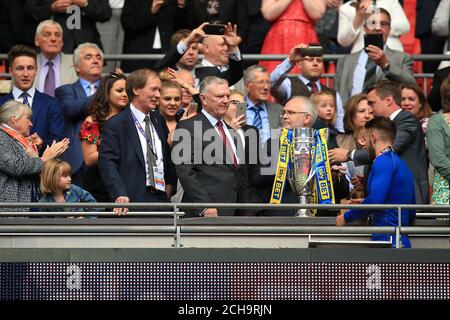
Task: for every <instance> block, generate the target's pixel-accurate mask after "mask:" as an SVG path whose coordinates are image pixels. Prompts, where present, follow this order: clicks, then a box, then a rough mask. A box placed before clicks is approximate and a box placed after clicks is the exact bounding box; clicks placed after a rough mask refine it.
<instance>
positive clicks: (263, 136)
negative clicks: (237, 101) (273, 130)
mask: <svg viewBox="0 0 450 320" xmlns="http://www.w3.org/2000/svg"><path fill="white" fill-rule="evenodd" d="M245 101H246V102H247V112H246V113H245V116H246V119H247V124H248V125H251V126H252V125H253V121H254V120H255V116H256V113H255V111H254V110H253V109H250V108H252V107H255V104H254V103H253V102H252V101H251V100H250V99H249V98H248V96H247V97H246V98H245ZM259 106H260V107H262V110H261V111H260V112H259V116H260V117H261V121H262V130H261V132H260V133H259V136H260V143H261V144H264V143H266V141H267V140H269V139H270V123H269V111H268V110H267V104H266V103H265V102H264V103H263V104H262V105H259Z"/></svg>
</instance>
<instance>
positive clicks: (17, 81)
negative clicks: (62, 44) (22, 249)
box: [0, 45, 65, 153]
mask: <svg viewBox="0 0 450 320" xmlns="http://www.w3.org/2000/svg"><path fill="white" fill-rule="evenodd" d="M8 59H9V62H10V67H9V72H10V73H11V77H12V81H13V89H12V91H11V93H9V94H7V95H5V96H2V97H0V105H2V104H3V103H5V102H6V101H8V100H12V99H14V100H17V101H19V102H22V103H24V104H27V105H28V106H30V107H31V110H32V111H33V115H32V118H31V122H32V123H33V127H32V128H31V131H30V133H31V134H32V135H31V138H32V139H33V140H34V142H37V144H38V146H40V147H41V149H40V151H41V153H42V152H43V151H44V149H45V147H46V146H47V145H51V144H52V143H53V141H55V140H56V141H60V140H62V139H63V138H64V137H65V132H64V121H63V117H62V113H61V108H60V105H59V103H58V101H57V100H56V99H55V98H53V97H50V96H49V95H46V94H44V93H41V92H39V91H38V90H36V89H35V88H34V87H33V82H34V78H35V76H36V71H37V66H36V52H35V51H34V49H32V48H30V47H28V46H24V45H17V46H15V47H13V48H11V50H10V51H9V53H8ZM41 139H42V140H41Z"/></svg>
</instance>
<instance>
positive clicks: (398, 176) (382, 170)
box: [336, 117, 416, 248]
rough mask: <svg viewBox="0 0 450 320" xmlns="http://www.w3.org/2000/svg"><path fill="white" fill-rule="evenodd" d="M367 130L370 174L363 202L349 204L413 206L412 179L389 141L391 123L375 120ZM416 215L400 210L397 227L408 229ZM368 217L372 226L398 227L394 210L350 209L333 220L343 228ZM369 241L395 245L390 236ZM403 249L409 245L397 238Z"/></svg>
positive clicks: (392, 133)
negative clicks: (370, 151)
mask: <svg viewBox="0 0 450 320" xmlns="http://www.w3.org/2000/svg"><path fill="white" fill-rule="evenodd" d="M366 128H367V130H369V131H370V147H369V149H370V150H372V155H371V160H372V161H373V166H372V171H371V174H370V177H369V182H368V195H367V197H366V198H365V199H352V200H350V203H351V204H353V203H355V204H415V203H416V199H415V195H414V179H413V176H412V174H411V171H410V170H409V169H408V166H407V165H406V163H405V162H403V160H402V159H401V158H400V157H399V156H398V155H397V153H395V152H394V151H393V150H394V147H393V142H394V137H395V132H396V130H395V124H394V122H393V121H391V120H389V119H386V118H382V117H377V118H374V119H372V120H370V121H369V122H368V123H367V124H366ZM415 215H416V212H415V210H411V209H404V210H402V215H401V226H403V227H406V226H409V225H410V224H411V223H412V222H413V221H414V219H415ZM368 216H370V217H371V218H372V220H371V224H372V225H374V226H398V211H397V209H385V210H357V209H351V210H349V211H347V212H346V213H345V214H342V215H339V216H338V217H337V218H336V224H337V225H338V226H343V225H345V224H346V223H348V222H351V221H353V220H357V219H364V218H367V217H368ZM372 240H375V241H391V242H392V245H393V246H395V245H396V241H395V235H394V234H373V235H372ZM398 245H399V246H401V247H404V248H410V247H411V243H410V241H409V238H408V236H407V235H405V234H403V235H402V236H401V243H399V244H398Z"/></svg>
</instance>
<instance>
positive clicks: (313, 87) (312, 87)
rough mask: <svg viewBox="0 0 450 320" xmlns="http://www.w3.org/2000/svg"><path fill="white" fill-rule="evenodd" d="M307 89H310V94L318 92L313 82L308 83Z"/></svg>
mask: <svg viewBox="0 0 450 320" xmlns="http://www.w3.org/2000/svg"><path fill="white" fill-rule="evenodd" d="M308 87H310V88H311V93H314V92H317V91H319V88H317V84H316V83H315V82H312V81H311V82H309V83H308Z"/></svg>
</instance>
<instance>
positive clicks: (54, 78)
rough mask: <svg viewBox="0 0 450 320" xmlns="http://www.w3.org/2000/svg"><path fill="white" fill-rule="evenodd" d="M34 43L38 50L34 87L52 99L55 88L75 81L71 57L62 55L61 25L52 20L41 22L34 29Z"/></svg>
mask: <svg viewBox="0 0 450 320" xmlns="http://www.w3.org/2000/svg"><path fill="white" fill-rule="evenodd" d="M34 43H35V45H36V47H38V48H39V50H40V53H39V54H38V55H37V66H38V73H37V75H36V78H35V81H34V86H35V87H36V88H37V89H38V90H39V91H41V92H44V93H46V94H48V95H50V96H52V97H54V96H55V89H56V88H58V87H59V86H62V85H64V84H69V83H73V82H75V81H76V80H77V74H76V72H75V68H74V67H73V56H72V55H71V54H64V53H62V48H63V45H64V43H63V30H62V27H61V25H60V24H59V23H58V22H55V21H53V20H44V21H42V22H41V23H39V25H38V26H37V28H36V35H35V38H34Z"/></svg>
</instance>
